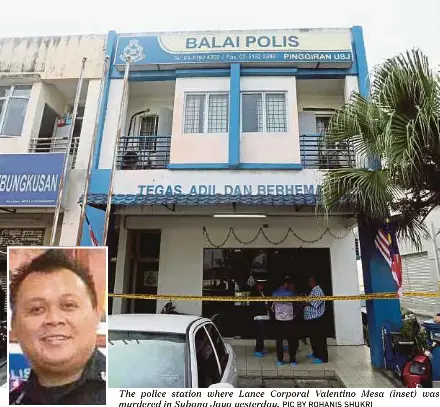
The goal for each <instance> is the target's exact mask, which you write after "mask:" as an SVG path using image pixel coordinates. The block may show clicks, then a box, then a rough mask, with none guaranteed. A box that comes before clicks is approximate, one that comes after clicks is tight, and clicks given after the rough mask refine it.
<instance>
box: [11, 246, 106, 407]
mask: <svg viewBox="0 0 440 407" xmlns="http://www.w3.org/2000/svg"><path fill="white" fill-rule="evenodd" d="M8 273H9V275H8V280H9V281H8V287H9V291H8V303H9V304H8V305H9V307H8V328H9V346H8V353H9V365H8V368H9V388H10V393H9V404H10V405H16V404H22V405H38V404H43V405H66V404H68V405H82V404H87V405H103V404H106V390H107V384H106V364H107V363H106V355H107V351H106V344H107V340H106V335H107V326H106V325H107V319H106V308H107V248H106V247H74V248H66V247H55V248H54V247H48V248H41V247H35V246H33V247H8Z"/></svg>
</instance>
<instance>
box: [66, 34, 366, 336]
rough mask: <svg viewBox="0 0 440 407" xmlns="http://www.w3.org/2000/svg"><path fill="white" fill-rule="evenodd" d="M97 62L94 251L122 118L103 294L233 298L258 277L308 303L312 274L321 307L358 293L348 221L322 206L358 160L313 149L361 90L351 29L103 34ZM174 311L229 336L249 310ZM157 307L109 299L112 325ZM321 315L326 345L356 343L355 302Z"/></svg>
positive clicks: (236, 306) (91, 204)
mask: <svg viewBox="0 0 440 407" xmlns="http://www.w3.org/2000/svg"><path fill="white" fill-rule="evenodd" d="M106 54H107V56H108V57H109V60H110V68H109V69H108V72H107V74H106V75H107V76H106V78H105V84H104V90H103V97H102V101H101V106H100V112H101V113H100V114H101V118H102V121H101V124H100V125H99V128H98V134H97V143H96V152H95V157H94V162H93V164H94V169H93V173H92V178H91V187H90V191H89V195H88V209H87V215H88V218H89V219H90V223H91V225H92V227H93V229H94V231H95V233H96V234H97V236H98V239H101V238H102V236H101V231H102V229H103V224H104V210H105V205H106V199H107V194H108V192H109V188H110V175H111V168H112V165H113V161H112V159H113V149H114V145H115V141H116V140H117V133H118V122H120V117H122V123H123V125H122V132H121V137H120V139H119V142H118V145H117V159H116V172H115V174H114V175H115V177H114V189H113V198H112V212H111V216H110V227H109V234H108V245H109V250H110V252H111V257H112V264H111V267H110V277H109V290H110V292H115V293H137V294H151V293H153V294H155V293H157V294H167V295H170V296H172V295H177V296H178V295H198V296H200V295H202V296H213V295H215V296H224V295H233V296H237V297H243V296H247V295H248V294H249V291H250V290H251V289H252V288H253V286H254V284H255V281H257V280H265V284H266V290H267V293H268V294H271V292H272V291H273V290H274V289H275V288H276V286H277V285H278V284H279V281H280V279H282V278H283V277H284V276H285V275H288V276H290V277H291V278H292V280H293V281H294V283H295V286H296V289H297V291H298V292H300V293H303V292H304V293H305V292H307V285H306V284H307V277H308V276H310V275H311V274H314V275H315V276H316V277H317V279H318V281H319V283H320V285H321V287H322V288H323V290H324V292H325V293H326V294H328V295H357V294H359V284H358V273H357V266H356V253H355V238H354V235H353V233H352V226H353V225H354V224H355V222H356V220H355V214H354V213H353V212H352V210H351V209H350V208H349V207H346V208H341V211H340V212H338V213H332V214H330V216H329V217H328V218H325V217H324V215H323V213H322V212H319V205H317V204H318V203H319V202H318V197H319V188H320V184H321V182H322V177H323V174H324V173H325V172H326V171H329V170H330V171H331V169H334V168H340V167H353V166H356V165H357V162H359V159H358V157H356V155H355V153H354V152H353V150H352V149H351V148H350V147H349V146H346V145H334V146H329V145H325V144H324V143H323V141H322V140H323V136H324V134H325V131H326V128H327V126H328V123H329V120H330V118H331V116H332V115H333V114H334V112H335V111H336V110H337V109H338V108H340V107H341V106H342V105H343V104H344V103H346V102H347V100H348V99H349V97H350V95H351V93H352V92H353V91H356V92H361V93H362V94H365V93H366V92H367V87H368V84H367V65H366V57H365V49H364V43H363V36H362V29H361V28H360V27H353V28H351V29H350V28H347V29H301V30H273V31H250V32H244V31H236V32H196V33H191V32H188V33H160V34H150V33H149V34H117V33H115V32H110V33H109V34H108V38H107V46H106ZM128 57H129V58H130V66H129V75H128V78H129V81H128V89H127V92H126V93H125V97H124V86H123V85H124V80H123V78H124V71H125V68H126V60H127V58H128ZM78 198H79V197H78ZM317 206H318V209H317ZM66 227H68V226H66ZM82 244H84V245H88V244H90V241H89V236H87V235H84V237H83V242H82ZM174 302H175V304H176V305H177V310H178V311H181V312H185V313H192V314H199V315H202V314H203V315H205V316H211V315H212V314H214V313H218V314H220V329H221V331H222V333H223V335H225V336H228V337H234V336H235V337H249V336H250V335H251V334H252V326H250V324H251V319H250V318H249V315H248V314H249V305H248V303H245V302H236V303H234V302H229V303H227V302H224V303H218V302H208V301H205V302H203V301H174ZM163 305H164V302H163V301H157V302H156V301H143V300H128V299H122V300H121V299H113V301H112V303H111V308H110V312H113V313H121V312H133V313H144V312H159V311H160V310H161V308H162V306H163ZM327 308H328V311H327V316H326V318H327V333H328V336H329V337H333V338H335V341H336V343H337V344H341V345H343V344H347V345H355V344H361V343H363V336H362V324H361V310H360V302H359V301H336V302H330V303H328V307H327Z"/></svg>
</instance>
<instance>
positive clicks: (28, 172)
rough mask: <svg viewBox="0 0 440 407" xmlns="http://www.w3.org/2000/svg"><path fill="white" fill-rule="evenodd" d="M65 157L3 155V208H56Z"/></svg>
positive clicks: (0, 189) (0, 198)
mask: <svg viewBox="0 0 440 407" xmlns="http://www.w3.org/2000/svg"><path fill="white" fill-rule="evenodd" d="M64 157H65V154H63V153H39V154H1V155H0V206H5V207H16V206H21V207H33V206H35V207H53V206H56V204H57V200H58V191H59V188H60V181H61V177H62V172H63V164H64Z"/></svg>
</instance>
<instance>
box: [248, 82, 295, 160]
mask: <svg viewBox="0 0 440 407" xmlns="http://www.w3.org/2000/svg"><path fill="white" fill-rule="evenodd" d="M240 90H241V92H249V91H255V92H270V91H272V92H286V114H287V132H286V133H280V132H279V133H278V132H277V133H243V132H241V146H240V161H241V162H242V163H275V164H277V163H278V164H279V163H289V164H291V163H292V164H299V163H300V162H301V160H300V151H299V128H298V106H297V95H296V80H295V77H252V78H249V77H244V78H241V80H240ZM263 109H265V107H263Z"/></svg>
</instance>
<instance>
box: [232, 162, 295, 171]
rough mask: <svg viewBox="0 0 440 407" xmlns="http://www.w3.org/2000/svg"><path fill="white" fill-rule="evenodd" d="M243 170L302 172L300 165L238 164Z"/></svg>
mask: <svg viewBox="0 0 440 407" xmlns="http://www.w3.org/2000/svg"><path fill="white" fill-rule="evenodd" d="M239 168H240V169H243V170H302V168H303V166H302V164H293V163H240V166H239Z"/></svg>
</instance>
